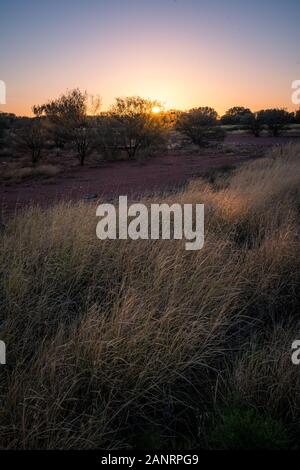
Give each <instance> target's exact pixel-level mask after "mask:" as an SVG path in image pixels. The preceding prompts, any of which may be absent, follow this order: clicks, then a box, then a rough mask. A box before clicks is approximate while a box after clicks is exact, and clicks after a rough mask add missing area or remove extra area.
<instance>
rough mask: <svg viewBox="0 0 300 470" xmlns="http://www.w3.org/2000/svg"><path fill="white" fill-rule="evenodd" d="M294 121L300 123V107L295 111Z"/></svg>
mask: <svg viewBox="0 0 300 470" xmlns="http://www.w3.org/2000/svg"><path fill="white" fill-rule="evenodd" d="M294 121H295V123H296V124H300V108H299V109H297V111H295V114H294Z"/></svg>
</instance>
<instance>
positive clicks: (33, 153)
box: [16, 118, 46, 165]
mask: <svg viewBox="0 0 300 470" xmlns="http://www.w3.org/2000/svg"><path fill="white" fill-rule="evenodd" d="M45 142H46V136H45V129H44V127H43V124H42V122H41V120H40V119H39V118H34V119H29V120H28V121H26V124H25V125H23V126H22V127H20V128H19V129H18V131H17V140H16V145H17V148H18V150H19V151H21V152H26V153H28V154H29V155H30V157H31V162H32V165H36V164H37V163H38V162H39V161H40V159H41V157H42V152H43V149H44V147H45Z"/></svg>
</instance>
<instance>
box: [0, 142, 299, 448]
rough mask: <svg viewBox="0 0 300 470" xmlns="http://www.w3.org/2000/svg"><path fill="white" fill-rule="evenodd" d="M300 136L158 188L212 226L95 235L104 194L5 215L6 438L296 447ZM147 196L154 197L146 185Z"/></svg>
mask: <svg viewBox="0 0 300 470" xmlns="http://www.w3.org/2000/svg"><path fill="white" fill-rule="evenodd" d="M299 158H300V146H299V145H294V146H291V145H290V146H286V147H276V148H274V149H273V150H272V151H270V153H269V154H268V155H267V156H266V158H264V159H260V160H256V161H252V162H250V163H247V164H244V165H243V166H241V167H240V168H238V169H237V170H235V171H234V172H233V173H232V174H230V175H229V176H223V177H222V176H220V177H218V178H215V179H214V182H213V184H209V183H208V182H207V181H206V180H203V179H197V180H194V181H192V182H191V183H190V184H189V185H188V186H186V188H185V189H184V190H183V191H181V192H177V193H174V192H173V193H166V194H162V195H157V194H156V195H153V196H151V197H150V196H149V197H148V198H147V201H146V202H147V203H151V202H154V201H155V202H169V203H170V202H179V203H204V205H205V242H204V247H203V249H202V250H200V251H195V252H189V251H186V250H185V247H184V240H182V241H168V240H156V241H148V240H137V241H133V240H105V241H100V240H98V239H97V238H96V234H95V228H96V223H97V219H96V216H95V213H96V211H95V206H94V205H92V204H91V205H87V204H85V203H61V204H59V205H56V206H53V207H50V208H48V209H41V208H39V207H31V208H30V209H28V210H26V212H24V214H22V215H18V216H17V217H15V218H14V219H11V220H10V221H9V222H8V224H7V225H6V226H5V227H3V228H2V231H1V235H0V239H1V254H0V257H1V285H0V286H1V287H0V302H1V304H0V305H1V327H0V339H2V340H4V341H5V343H6V345H7V365H6V366H1V369H0V374H1V385H0V396H1V401H0V446H1V448H6V449H15V448H18V449H53V448H60V449H76V448H80V449H90V448H105V449H116V448H126V447H139V448H157V449H188V448H193V447H202V448H209V449H211V448H226V449H227V448H255V447H263V448H287V447H289V448H297V446H299V445H298V442H299V439H298V438H299V434H300V424H299V423H300V373H299V372H300V369H299V368H300V365H299V366H296V365H294V364H293V363H292V361H291V344H292V342H293V341H294V340H295V339H297V337H298V338H299V334H300V332H299V281H300V250H299V209H300V171H299V166H300V161H299ZM143 202H145V200H143Z"/></svg>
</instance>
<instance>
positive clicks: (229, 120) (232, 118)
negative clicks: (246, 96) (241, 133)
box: [221, 106, 252, 125]
mask: <svg viewBox="0 0 300 470" xmlns="http://www.w3.org/2000/svg"><path fill="white" fill-rule="evenodd" d="M249 114H252V112H251V110H250V109H249V108H244V107H243V106H234V107H233V108H230V109H228V110H227V111H226V113H225V114H224V115H223V116H222V117H221V123H222V124H224V125H227V124H230V125H238V124H243V119H244V117H245V116H246V115H249Z"/></svg>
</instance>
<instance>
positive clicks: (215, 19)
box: [0, 0, 300, 115]
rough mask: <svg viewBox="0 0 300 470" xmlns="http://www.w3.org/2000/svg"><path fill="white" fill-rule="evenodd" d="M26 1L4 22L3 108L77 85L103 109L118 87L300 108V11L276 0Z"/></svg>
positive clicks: (151, 94)
mask: <svg viewBox="0 0 300 470" xmlns="http://www.w3.org/2000/svg"><path fill="white" fill-rule="evenodd" d="M31 1H32V0H29V2H28V3H30V2H31ZM254 1H256V0H254ZM266 1H267V0H266ZM269 1H271V0H268V1H267V3H269ZM53 2H54V3H55V2H56V0H53ZM25 3H26V4H27V2H24V4H21V3H20V4H19V9H18V10H17V11H16V9H14V8H13V7H10V9H9V8H8V7H7V8H8V11H7V14H6V17H5V21H4V27H3V29H2V31H1V36H2V39H1V41H2V44H1V47H2V48H3V57H2V58H1V76H0V79H1V80H4V81H5V83H6V88H7V100H6V102H7V104H6V105H1V106H0V110H1V111H4V112H12V113H15V114H17V115H32V112H31V108H32V106H33V105H35V104H41V103H44V102H47V101H48V100H49V99H53V98H56V97H58V96H59V95H60V94H61V93H64V92H66V90H68V89H69V90H70V89H72V88H77V87H78V88H80V89H81V90H82V91H84V90H86V91H87V92H88V93H89V94H91V95H99V96H101V98H102V110H106V109H107V108H108V107H109V106H110V105H111V104H112V103H113V102H114V99H115V97H118V96H121V97H124V96H141V97H143V98H149V99H152V100H158V101H160V102H161V103H163V105H164V108H165V109H166V110H168V109H179V110H185V109H189V108H193V107H198V106H211V107H213V108H215V109H216V111H217V112H218V113H219V114H220V115H222V114H224V112H225V111H226V110H227V109H229V108H231V107H233V106H244V107H249V108H250V109H252V110H253V111H257V110H259V109H262V108H270V107H284V108H287V109H288V110H295V109H296V106H294V105H293V104H292V102H291V94H292V90H291V84H292V81H293V80H296V79H300V67H299V61H298V62H297V58H298V57H299V53H298V51H297V41H296V40H295V38H296V36H295V35H297V34H298V31H299V28H298V22H297V21H296V19H297V15H295V14H291V12H290V11H289V9H288V8H283V7H282V8H280V9H279V7H277V6H276V5H274V2H272V8H271V9H270V8H269V7H267V6H265V7H264V6H263V5H261V3H260V6H259V8H258V9H257V10H256V9H255V8H253V5H252V4H245V2H243V5H241V3H242V2H236V1H233V0H231V1H229V2H226V5H225V2H221V1H217V2H216V3H218V5H217V7H216V5H213V3H214V2H212V3H211V4H210V2H209V3H207V2H205V3H203V2H202V1H201V0H199V1H194V0H188V1H187V0H185V1H184V2H183V1H179V0H178V1H177V2H173V1H169V0H151V2H150V1H142V0H130V2H129V1H126V2H125V0H124V2H120V1H119V0H110V1H109V2H104V1H93V0H91V8H88V7H87V5H86V3H85V2H77V1H76V0H74V1H72V3H70V4H69V8H67V6H66V2H59V5H58V4H57V3H56V5H57V8H53V6H51V5H52V4H50V2H49V4H47V2H34V8H32V10H30V9H29V8H27V7H26V6H25ZM275 3H276V2H275ZM266 18H267V20H266ZM229 19H230V20H229ZM30 25H31V26H30ZM153 25H155V31H154V27H153ZM1 28H2V27H1ZM278 31H280V34H278Z"/></svg>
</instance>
